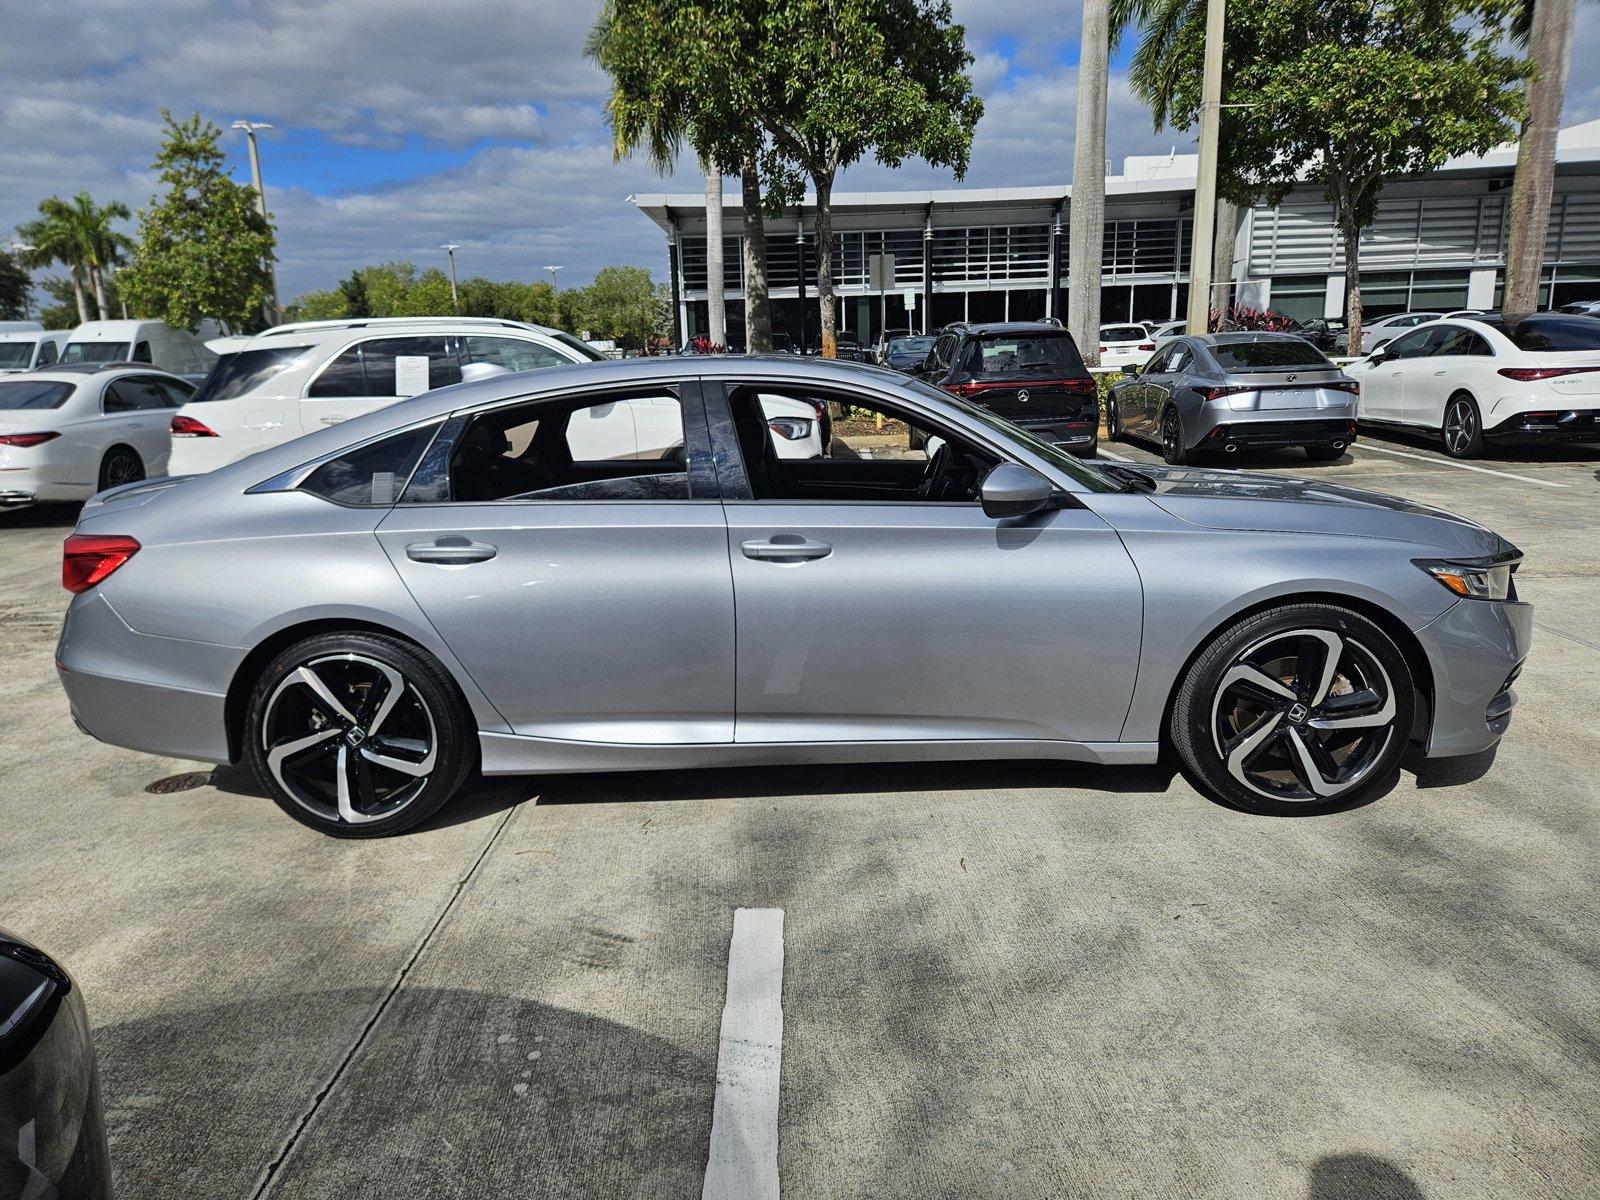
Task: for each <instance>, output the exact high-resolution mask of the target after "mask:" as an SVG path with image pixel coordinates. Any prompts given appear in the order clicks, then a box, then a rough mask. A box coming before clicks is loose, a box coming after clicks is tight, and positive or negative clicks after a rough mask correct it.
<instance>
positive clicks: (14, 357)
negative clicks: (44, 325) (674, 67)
mask: <svg viewBox="0 0 1600 1200" xmlns="http://www.w3.org/2000/svg"><path fill="white" fill-rule="evenodd" d="M32 357H33V343H32V342H0V368H5V367H26V366H27V365H28V360H29V359H30V358H32Z"/></svg>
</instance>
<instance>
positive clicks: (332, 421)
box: [322, 417, 347, 425]
mask: <svg viewBox="0 0 1600 1200" xmlns="http://www.w3.org/2000/svg"><path fill="white" fill-rule="evenodd" d="M344 420H347V418H345V417H323V418H322V423H323V424H324V425H337V424H339V422H341V421H344Z"/></svg>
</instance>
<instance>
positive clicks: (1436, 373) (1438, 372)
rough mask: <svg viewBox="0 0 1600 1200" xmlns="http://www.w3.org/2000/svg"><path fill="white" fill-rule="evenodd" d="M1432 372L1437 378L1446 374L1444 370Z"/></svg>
mask: <svg viewBox="0 0 1600 1200" xmlns="http://www.w3.org/2000/svg"><path fill="white" fill-rule="evenodd" d="M1433 374H1434V377H1435V378H1437V377H1438V376H1440V375H1444V374H1446V372H1444V371H1435V372H1434V373H1433Z"/></svg>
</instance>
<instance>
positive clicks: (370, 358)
mask: <svg viewBox="0 0 1600 1200" xmlns="http://www.w3.org/2000/svg"><path fill="white" fill-rule="evenodd" d="M424 357H425V358H427V360H428V389H427V390H429V391H432V390H433V389H434V388H442V387H449V386H450V385H451V384H452V383H460V382H461V364H460V363H459V362H457V361H456V359H455V356H454V355H453V354H451V353H450V348H449V346H448V344H447V343H446V342H445V339H444V338H443V337H391V338H374V339H373V340H372V341H370V342H364V343H362V346H361V361H362V365H363V366H364V367H365V369H366V375H367V388H368V390H367V392H366V393H365V395H368V396H399V395H409V394H410V392H409V391H408V392H405V393H402V392H401V391H400V381H399V379H398V378H397V375H396V369H395V361H396V360H397V359H401V358H424Z"/></svg>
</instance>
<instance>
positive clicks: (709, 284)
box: [700, 158, 728, 347]
mask: <svg viewBox="0 0 1600 1200" xmlns="http://www.w3.org/2000/svg"><path fill="white" fill-rule="evenodd" d="M700 169H701V170H702V171H704V172H705V176H706V309H707V312H708V314H709V319H708V320H707V322H706V325H707V328H706V336H707V337H709V338H710V339H711V344H712V345H714V346H723V347H726V346H727V344H728V302H727V299H726V297H725V296H724V295H723V291H722V169H721V168H720V167H716V166H713V165H712V164H711V163H709V162H707V161H706V160H705V159H703V158H702V159H701V160H700Z"/></svg>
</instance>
